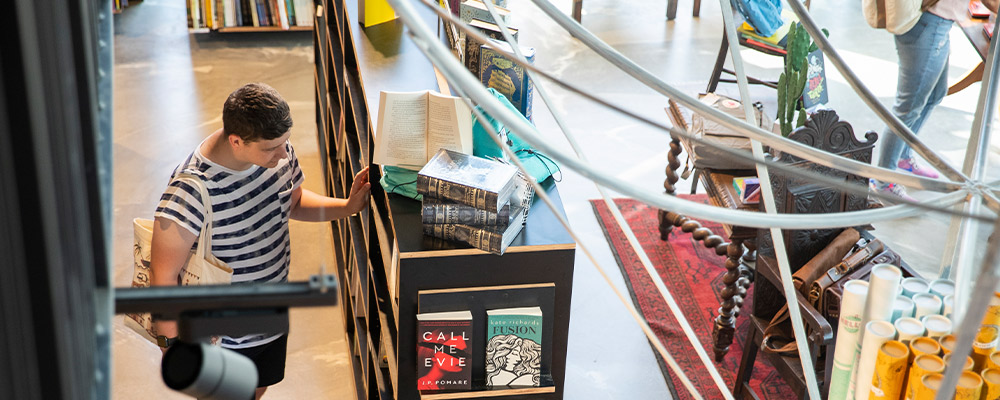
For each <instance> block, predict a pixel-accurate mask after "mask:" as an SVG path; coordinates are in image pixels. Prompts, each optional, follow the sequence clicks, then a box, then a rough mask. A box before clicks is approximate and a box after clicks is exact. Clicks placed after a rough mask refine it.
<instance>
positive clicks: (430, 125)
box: [372, 90, 472, 170]
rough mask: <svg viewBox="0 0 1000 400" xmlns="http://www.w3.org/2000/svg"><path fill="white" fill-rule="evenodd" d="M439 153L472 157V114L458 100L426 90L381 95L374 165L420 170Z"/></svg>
mask: <svg viewBox="0 0 1000 400" xmlns="http://www.w3.org/2000/svg"><path fill="white" fill-rule="evenodd" d="M439 149H449V150H454V151H457V152H461V153H466V154H471V153H472V111H471V110H470V109H469V107H468V106H467V105H465V103H464V102H463V101H462V99H461V98H458V97H454V96H447V95H443V94H440V93H437V92H433V91H429V90H425V91H421V92H386V91H383V92H381V96H380V98H379V106H378V127H377V129H376V131H375V154H374V159H373V160H372V161H373V162H374V163H375V164H379V165H383V166H395V167H402V168H409V169H414V170H419V169H420V168H421V167H423V166H424V164H426V163H427V161H428V160H430V159H431V157H434V155H435V154H437V152H438V150H439Z"/></svg>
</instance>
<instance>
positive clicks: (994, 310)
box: [982, 292, 1000, 325]
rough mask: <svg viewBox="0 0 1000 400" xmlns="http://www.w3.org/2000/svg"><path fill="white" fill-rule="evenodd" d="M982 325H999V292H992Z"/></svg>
mask: <svg viewBox="0 0 1000 400" xmlns="http://www.w3.org/2000/svg"><path fill="white" fill-rule="evenodd" d="M982 325H1000V292H993V297H991V298H990V305H989V307H987V308H986V315H985V316H983V323H982Z"/></svg>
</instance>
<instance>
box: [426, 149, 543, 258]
mask: <svg viewBox="0 0 1000 400" xmlns="http://www.w3.org/2000/svg"><path fill="white" fill-rule="evenodd" d="M417 192H418V193H420V194H421V195H423V202H422V204H421V222H422V225H423V231H424V234H426V235H428V236H433V237H436V238H439V239H445V240H451V241H458V242H462V243H465V244H468V245H470V246H472V247H475V248H477V249H480V250H483V251H487V252H490V253H493V254H498V255H502V254H503V253H504V251H506V249H507V247H508V246H509V245H510V243H511V242H512V241H513V240H514V238H515V237H516V236H517V235H518V234H519V233H520V232H521V229H522V227H523V226H524V223H525V221H526V219H527V213H528V209H529V208H530V205H531V201H532V198H533V197H534V189H532V187H531V185H530V184H529V183H528V181H527V179H525V177H524V176H523V175H521V174H520V172H519V171H518V170H517V169H516V168H514V167H513V166H511V165H509V164H505V163H502V162H499V161H493V160H487V159H483V158H478V157H474V156H470V155H467V154H462V153H458V152H453V151H450V150H444V149H442V150H441V151H439V152H438V154H437V155H435V156H434V158H432V159H431V161H430V162H428V163H427V165H426V166H424V168H422V169H421V170H420V172H419V173H418V175H417Z"/></svg>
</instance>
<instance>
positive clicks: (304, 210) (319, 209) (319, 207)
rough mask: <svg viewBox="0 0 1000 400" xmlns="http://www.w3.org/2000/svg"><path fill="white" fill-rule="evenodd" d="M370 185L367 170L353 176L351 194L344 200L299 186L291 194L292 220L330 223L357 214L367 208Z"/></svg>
mask: <svg viewBox="0 0 1000 400" xmlns="http://www.w3.org/2000/svg"><path fill="white" fill-rule="evenodd" d="M370 193H371V183H369V182H368V168H365V169H363V170H361V172H358V174H357V175H355V176H354V184H353V185H351V193H350V194H349V195H348V197H347V198H346V199H338V198H333V197H326V196H323V195H320V194H317V193H315V192H313V191H311V190H308V189H303V188H302V187H301V186H299V187H298V188H296V189H295V191H293V192H292V213H291V217H292V219H295V220H299V221H313V222H319V221H332V220H335V219H341V218H346V217H349V216H351V215H354V214H357V213H358V212H360V211H361V210H363V209H364V208H365V207H367V206H368V198H369V195H370Z"/></svg>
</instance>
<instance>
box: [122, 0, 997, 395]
mask: <svg viewBox="0 0 1000 400" xmlns="http://www.w3.org/2000/svg"><path fill="white" fill-rule="evenodd" d="M556 4H557V5H558V6H559V7H561V8H562V9H564V10H566V11H567V12H568V10H569V7H570V1H569V0H561V1H558V2H556ZM183 7H184V6H183V5H182V3H181V2H173V1H167V0H146V1H144V2H141V3H138V5H136V6H133V7H130V8H128V9H127V10H125V12H124V13H123V14H121V15H118V16H116V17H115V58H116V67H115V154H114V156H115V204H114V208H115V215H116V216H117V219H116V221H117V222H116V224H115V228H116V229H115V238H114V239H115V244H116V247H115V250H114V251H115V254H117V255H118V256H119V257H118V258H117V259H118V262H116V264H115V272H116V275H115V279H116V283H117V284H118V285H127V284H128V282H129V280H130V273H131V267H130V260H131V251H130V246H129V245H130V243H131V226H130V221H131V218H133V217H149V216H150V215H151V214H152V211H153V208H154V207H155V204H156V200H157V199H158V197H159V195H160V193H161V191H162V190H163V187H164V185H165V184H166V179H167V177H168V175H169V172H170V170H171V169H172V168H173V167H174V166H175V165H176V164H177V163H178V162H179V161H180V160H181V159H182V158H183V157H184V156H185V155H187V154H188V153H189V152H190V151H191V150H192V149H193V148H194V146H195V145H197V144H198V143H199V142H200V141H201V140H202V138H204V137H205V136H206V135H208V134H210V133H211V132H212V131H214V130H215V129H217V128H219V127H221V119H220V118H221V117H220V109H221V106H222V102H223V100H224V99H225V96H226V95H227V94H228V93H229V92H230V91H231V90H233V89H235V88H236V87H238V86H239V85H240V84H242V83H244V82H251V81H262V82H267V83H269V84H271V85H272V86H274V87H275V88H277V89H278V90H279V91H280V92H281V93H282V94H283V95H284V96H285V97H286V98H287V99H288V100H289V103H290V104H291V106H292V111H293V117H294V119H295V121H296V125H295V127H294V128H293V130H294V132H295V133H294V134H293V139H292V140H293V142H294V144H295V146H296V151H297V153H298V155H299V157H300V159H302V161H303V168H304V169H305V171H306V174H307V176H308V179H307V183H306V185H307V187H309V188H311V189H313V190H316V191H322V180H321V178H320V177H321V172H320V170H319V162H318V154H317V151H316V141H315V135H316V128H315V126H314V122H313V121H314V114H313V90H314V89H313V72H312V71H313V65H312V62H313V60H312V43H311V38H310V36H309V35H308V34H305V35H301V34H287V33H273V34H248V35H238V34H237V35H233V34H230V35H193V36H192V35H189V34H188V33H187V31H186V29H185V26H184V25H185V24H184V10H183ZM690 7H691V4H690V2H687V1H682V2H681V5H680V7H679V10H678V18H677V20H675V21H672V22H666V21H665V18H664V10H665V5H664V2H663V1H661V0H651V1H629V2H620V1H614V0H586V1H585V2H584V16H583V24H584V26H585V27H587V28H588V29H590V30H592V31H593V32H594V33H596V34H597V35H598V36H600V37H601V38H603V39H604V40H606V41H608V42H609V43H610V44H611V45H612V46H614V47H615V48H617V49H618V50H619V51H621V52H622V53H624V54H625V55H627V56H629V57H630V58H632V59H633V60H635V61H636V62H637V63H639V64H640V65H642V66H643V67H645V68H647V69H648V70H650V71H651V72H652V73H654V74H656V75H657V76H659V77H661V78H662V79H664V80H665V81H667V82H668V83H670V84H672V85H676V86H677V87H679V88H681V89H683V90H686V91H688V92H689V93H691V94H695V93H697V92H699V91H702V90H704V87H705V83H706V82H707V79H708V76H709V74H710V72H711V67H712V63H713V62H714V60H715V56H716V53H717V51H718V46H719V39H720V37H721V29H722V28H721V18H720V14H719V4H718V3H716V2H712V1H706V2H703V4H702V10H701V15H702V17H701V18H692V17H691V16H690V15H691V14H690ZM510 8H511V9H512V11H513V13H514V16H515V17H514V18H515V21H516V23H517V24H518V25H519V27H520V29H521V38H522V40H523V42H524V44H525V45H529V46H534V47H535V48H536V49H538V51H537V54H538V55H537V56H536V65H538V66H541V67H542V68H544V69H546V70H548V71H550V72H553V73H555V74H556V75H557V76H560V77H561V78H563V79H565V80H568V81H569V82H572V83H574V84H576V85H579V86H580V87H582V88H585V89H587V90H589V91H591V92H592V93H595V94H598V95H600V96H602V97H603V98H605V99H607V100H609V101H611V102H614V103H615V104H618V105H621V106H624V107H626V108H628V109H630V110H632V111H635V112H638V113H640V114H642V115H645V116H648V117H650V118H653V119H655V120H659V121H666V118H665V115H664V113H663V107H664V106H665V105H666V99H664V98H663V97H662V96H661V95H659V94H656V93H654V92H653V91H652V90H650V89H647V88H644V87H643V86H642V85H640V84H639V83H636V82H635V81H634V80H632V79H630V78H628V77H627V76H626V75H625V74H624V73H621V72H617V71H615V70H614V68H613V67H612V66H611V65H610V64H608V63H607V62H605V61H603V60H600V59H599V58H598V57H597V56H595V55H594V54H593V53H592V52H590V51H589V50H587V49H586V48H584V46H582V45H581V44H579V43H577V42H575V41H574V40H573V39H572V38H570V37H569V36H568V35H567V34H566V33H565V32H564V31H563V30H561V29H560V28H559V27H557V26H555V25H554V24H553V23H551V22H549V21H547V20H546V18H545V17H544V15H542V14H541V13H540V11H538V10H537V9H536V8H535V7H534V6H533V5H532V4H531V3H530V2H528V1H523V0H517V1H512V2H511V7H510ZM813 15H815V18H816V19H817V21H818V22H819V24H820V25H822V26H824V27H827V28H829V29H830V31H831V37H830V39H831V40H832V41H833V42H834V44H835V45H837V46H838V48H839V49H840V51H841V54H842V55H843V56H844V57H845V58H846V59H847V60H848V61H849V62H850V63H851V65H852V66H853V67H854V68H856V72H857V73H858V74H859V75H860V76H861V78H862V79H863V81H864V82H865V83H866V84H867V85H869V86H870V88H871V89H872V90H873V91H874V92H875V94H876V95H878V96H879V98H880V100H881V101H882V102H883V103H884V104H891V102H892V98H893V96H894V91H895V81H896V66H895V63H896V56H895V51H894V48H893V43H892V38H891V36H890V35H888V34H887V33H885V32H884V31H875V30H872V29H870V28H868V27H867V25H866V24H865V23H864V20H863V18H862V16H861V13H860V6H859V5H858V4H855V3H850V2H814V4H813ZM952 48H953V52H952V57H951V70H950V76H951V78H952V80H957V79H958V77H960V76H961V74H962V73H963V72H964V70H967V69H969V68H971V67H973V66H974V65H975V63H976V62H978V55H977V54H976V53H975V52H974V50H973V49H972V48H971V46H970V45H969V44H968V42H967V40H966V38H965V37H964V36H963V35H962V33H961V31H959V30H958V29H955V30H953V35H952ZM743 55H744V57H745V60H746V62H747V68H748V71H749V72H750V73H751V74H752V75H755V76H758V77H761V78H771V79H773V78H775V77H776V76H777V75H778V72H779V70H780V68H781V61H780V60H779V59H777V58H775V57H770V56H764V55H761V54H760V53H756V52H753V51H749V50H747V51H744V52H743ZM827 73H828V78H829V80H830V98H831V106H832V107H833V108H834V109H836V110H837V111H838V113H839V114H840V115H841V118H842V119H844V120H847V121H849V122H851V123H852V124H853V125H854V128H855V131H856V133H858V134H860V133H861V132H863V131H867V130H876V131H879V132H881V130H882V127H883V124H882V123H881V122H880V121H879V120H878V118H877V117H876V116H875V114H874V113H872V112H871V111H869V110H868V109H867V108H866V107H865V105H864V104H863V103H862V102H861V101H860V99H859V98H858V96H856V95H855V94H854V93H853V91H852V90H851V89H850V88H849V87H848V86H847V85H846V83H845V81H844V80H843V78H841V77H840V76H839V74H837V73H836V72H835V71H834V70H833V69H832V68H828V72H827ZM539 84H541V85H545V86H546V88H547V89H548V90H549V92H550V94H551V95H552V98H553V105H552V107H553V108H554V109H555V110H557V111H558V112H560V113H563V115H565V116H566V120H567V122H568V124H569V128H570V131H571V132H572V133H573V134H574V136H575V137H576V138H577V140H578V141H579V142H580V144H581V145H582V146H583V148H584V151H585V153H586V156H587V157H588V158H589V159H590V161H591V162H592V163H593V164H594V165H600V166H601V167H602V169H603V170H605V171H609V172H611V173H612V174H614V176H616V177H617V178H619V179H621V180H623V181H625V182H628V183H629V184H631V185H634V186H636V187H643V188H646V189H650V190H662V182H663V178H664V173H663V170H664V167H665V164H666V154H667V143H668V142H669V139H668V137H667V136H666V135H665V134H664V133H662V132H659V131H657V130H655V129H653V128H650V127H647V126H643V125H641V124H640V123H638V122H635V121H631V120H629V119H627V118H625V117H622V116H619V115H616V114H614V113H613V112H610V111H607V110H603V109H601V108H599V107H598V106H596V105H593V104H590V103H588V102H587V101H586V100H583V99H581V98H579V97H578V96H575V95H572V94H569V93H567V92H565V91H564V90H561V89H557V88H555V87H554V86H552V85H549V84H546V83H544V82H540V83H539ZM979 87H980V85H978V84H977V85H973V86H972V87H970V88H969V89H966V90H965V91H964V92H962V93H959V94H957V95H954V96H949V97H948V98H947V99H946V100H945V102H944V104H943V105H942V106H940V107H939V108H938V109H937V111H936V112H935V113H934V114H933V115H932V116H931V117H930V119H929V120H928V122H927V124H926V126H925V128H924V130H923V132H921V135H922V137H924V138H926V139H927V140H928V141H929V142H930V143H931V145H932V146H933V147H934V148H935V150H937V151H939V152H941V153H942V154H943V155H944V156H946V157H947V158H948V159H949V160H952V161H953V162H957V163H958V164H959V165H960V160H961V159H962V157H963V155H964V149H965V143H966V141H967V138H968V137H969V126H970V124H971V121H972V115H973V110H974V108H975V104H976V99H977V96H978V90H979ZM385 90H393V89H392V88H385ZM719 91H720V92H725V93H728V94H730V95H734V94H736V88H735V86H734V85H727V84H723V85H722V86H721V87H720V90H719ZM369 95H371V94H369ZM751 95H752V97H754V99H755V100H760V101H763V102H764V103H765V104H766V105H767V107H768V109H770V110H772V112H773V110H774V109H775V108H774V104H775V100H774V92H773V91H771V90H770V89H766V88H760V87H755V88H754V89H753V90H752V93H751ZM535 119H536V124H537V125H538V126H539V128H540V129H539V131H541V132H542V133H543V134H544V135H546V137H547V138H549V139H550V140H553V141H556V142H557V143H566V141H565V139H564V138H563V137H562V135H561V133H560V132H559V130H558V128H557V127H556V125H555V123H554V121H553V120H552V118H551V116H550V115H549V114H548V113H547V112H546V110H545V106H544V105H543V104H542V102H541V99H540V98H539V97H536V100H535ZM998 143H1000V142H996V141H994V143H993V144H992V145H991V148H990V152H989V155H990V159H991V160H993V161H995V160H996V159H997V157H998V155H1000V153H998V149H1000V147H998ZM566 148H567V149H569V147H568V145H566ZM990 175H991V176H992V175H998V174H997V172H996V171H995V170H991V171H990ZM680 186H681V191H682V192H686V190H687V187H688V186H689V183H686V182H682V184H681V185H680ZM560 193H561V195H562V198H563V201H564V206H565V208H566V212H567V214H568V216H569V219H570V221H571V223H572V225H573V227H574V230H575V231H576V232H577V233H578V234H579V235H580V247H581V249H580V250H581V251H578V257H577V264H576V278H575V282H574V298H573V304H572V315H571V324H570V342H569V354H568V363H567V374H566V387H565V398H567V399H625V398H628V399H631V398H670V393H669V389H668V388H667V385H666V384H665V383H664V382H665V381H664V377H663V375H662V374H661V372H660V369H659V368H658V366H657V364H656V361H655V359H654V358H653V353H652V351H651V350H650V346H649V345H648V343H647V342H646V339H645V337H644V335H643V334H642V332H641V331H640V330H639V329H638V327H637V325H636V324H635V322H634V321H633V320H632V318H631V317H630V316H629V314H628V313H627V312H626V309H625V306H624V305H623V304H622V303H621V302H619V301H618V299H617V298H616V297H615V295H614V293H613V292H612V291H611V290H610V289H609V287H608V285H607V284H606V283H605V281H604V280H603V279H602V278H601V277H600V275H599V274H598V272H597V270H596V269H595V268H594V265H593V264H592V263H591V261H590V260H589V259H588V258H587V257H586V256H585V255H584V252H583V251H582V248H583V247H586V248H587V249H589V250H590V251H591V252H592V253H593V255H594V256H595V258H596V260H597V262H598V267H599V268H601V269H603V270H604V271H606V272H607V273H608V274H609V275H610V276H611V277H612V283H613V284H614V286H615V287H616V288H617V289H619V290H621V291H624V290H625V286H624V283H623V281H622V279H621V277H620V274H619V272H618V267H617V265H616V264H615V261H614V257H613V256H612V254H611V252H610V250H609V248H608V245H607V243H606V241H605V239H604V235H603V233H602V232H601V229H600V228H599V226H598V224H597V221H596V219H595V218H594V216H593V212H592V209H591V206H590V204H589V203H588V200H589V199H593V198H597V197H598V196H599V195H598V193H597V190H596V189H595V187H594V185H593V184H592V183H591V182H590V181H589V180H587V179H585V178H583V177H582V176H580V175H579V174H576V173H574V172H572V171H563V180H562V183H561V184H560ZM912 194H913V195H914V196H915V197H918V198H921V199H926V198H928V197H930V196H932V195H933V194H931V193H912ZM947 223H948V218H946V217H942V216H938V215H926V216H922V217H920V218H908V219H905V220H898V221H891V222H885V223H878V224H876V226H877V228H878V229H877V231H876V234H877V235H878V236H879V237H880V238H882V239H883V240H884V241H886V242H888V243H889V244H890V245H891V246H893V248H895V249H897V250H898V251H899V252H900V253H902V254H903V255H904V257H905V259H906V260H907V261H908V262H910V263H911V264H913V265H915V266H916V267H917V268H918V269H920V270H921V271H923V272H924V273H925V274H928V275H929V274H933V273H935V272H936V271H937V268H938V266H939V265H940V261H939V259H940V256H941V253H942V251H943V248H944V244H945V243H946V242H947V240H946V235H947V234H946V229H947ZM329 235H330V234H329V229H327V228H326V226H325V225H323V224H304V223H294V222H293V225H292V237H293V239H292V241H293V252H294V257H293V264H294V265H293V276H292V277H293V279H303V278H305V277H306V276H308V275H310V274H313V273H316V271H317V270H318V268H319V266H320V265H326V266H327V267H328V268H331V269H332V268H334V267H335V266H334V265H333V264H332V256H331V249H330V245H329V243H330V240H329ZM985 237H986V236H985V234H984V235H981V236H980V237H979V239H981V241H985ZM692 323H693V324H695V325H697V326H708V324H709V321H692ZM114 344H115V346H114V349H115V352H114V393H115V397H116V398H119V399H135V398H143V397H145V398H170V393H167V391H166V389H165V388H164V387H163V385H162V383H160V380H159V379H158V376H157V370H156V362H157V360H158V355H159V352H158V350H157V349H156V348H155V347H153V346H152V345H148V344H146V343H143V342H141V340H139V339H138V338H136V337H135V336H133V335H131V334H130V333H129V332H128V331H127V330H126V329H125V328H124V327H123V326H121V325H120V324H118V325H116V330H115V339H114ZM704 345H708V344H707V343H705V344H704ZM352 379H353V378H352V375H351V369H350V365H349V363H348V358H347V345H346V343H345V340H344V334H343V321H342V318H341V314H340V310H339V309H337V308H336V307H331V308H322V309H304V310H293V316H292V334H291V336H290V349H289V366H288V372H287V376H286V379H285V381H284V382H282V383H281V384H279V385H277V386H275V387H274V388H273V389H272V391H271V392H269V395H268V396H267V398H275V399H292V398H298V399H321V398H323V399H327V398H330V399H339V398H350V396H352V395H353V389H352V384H351V382H352ZM706 396H707V398H719V395H718V394H717V393H706Z"/></svg>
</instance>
